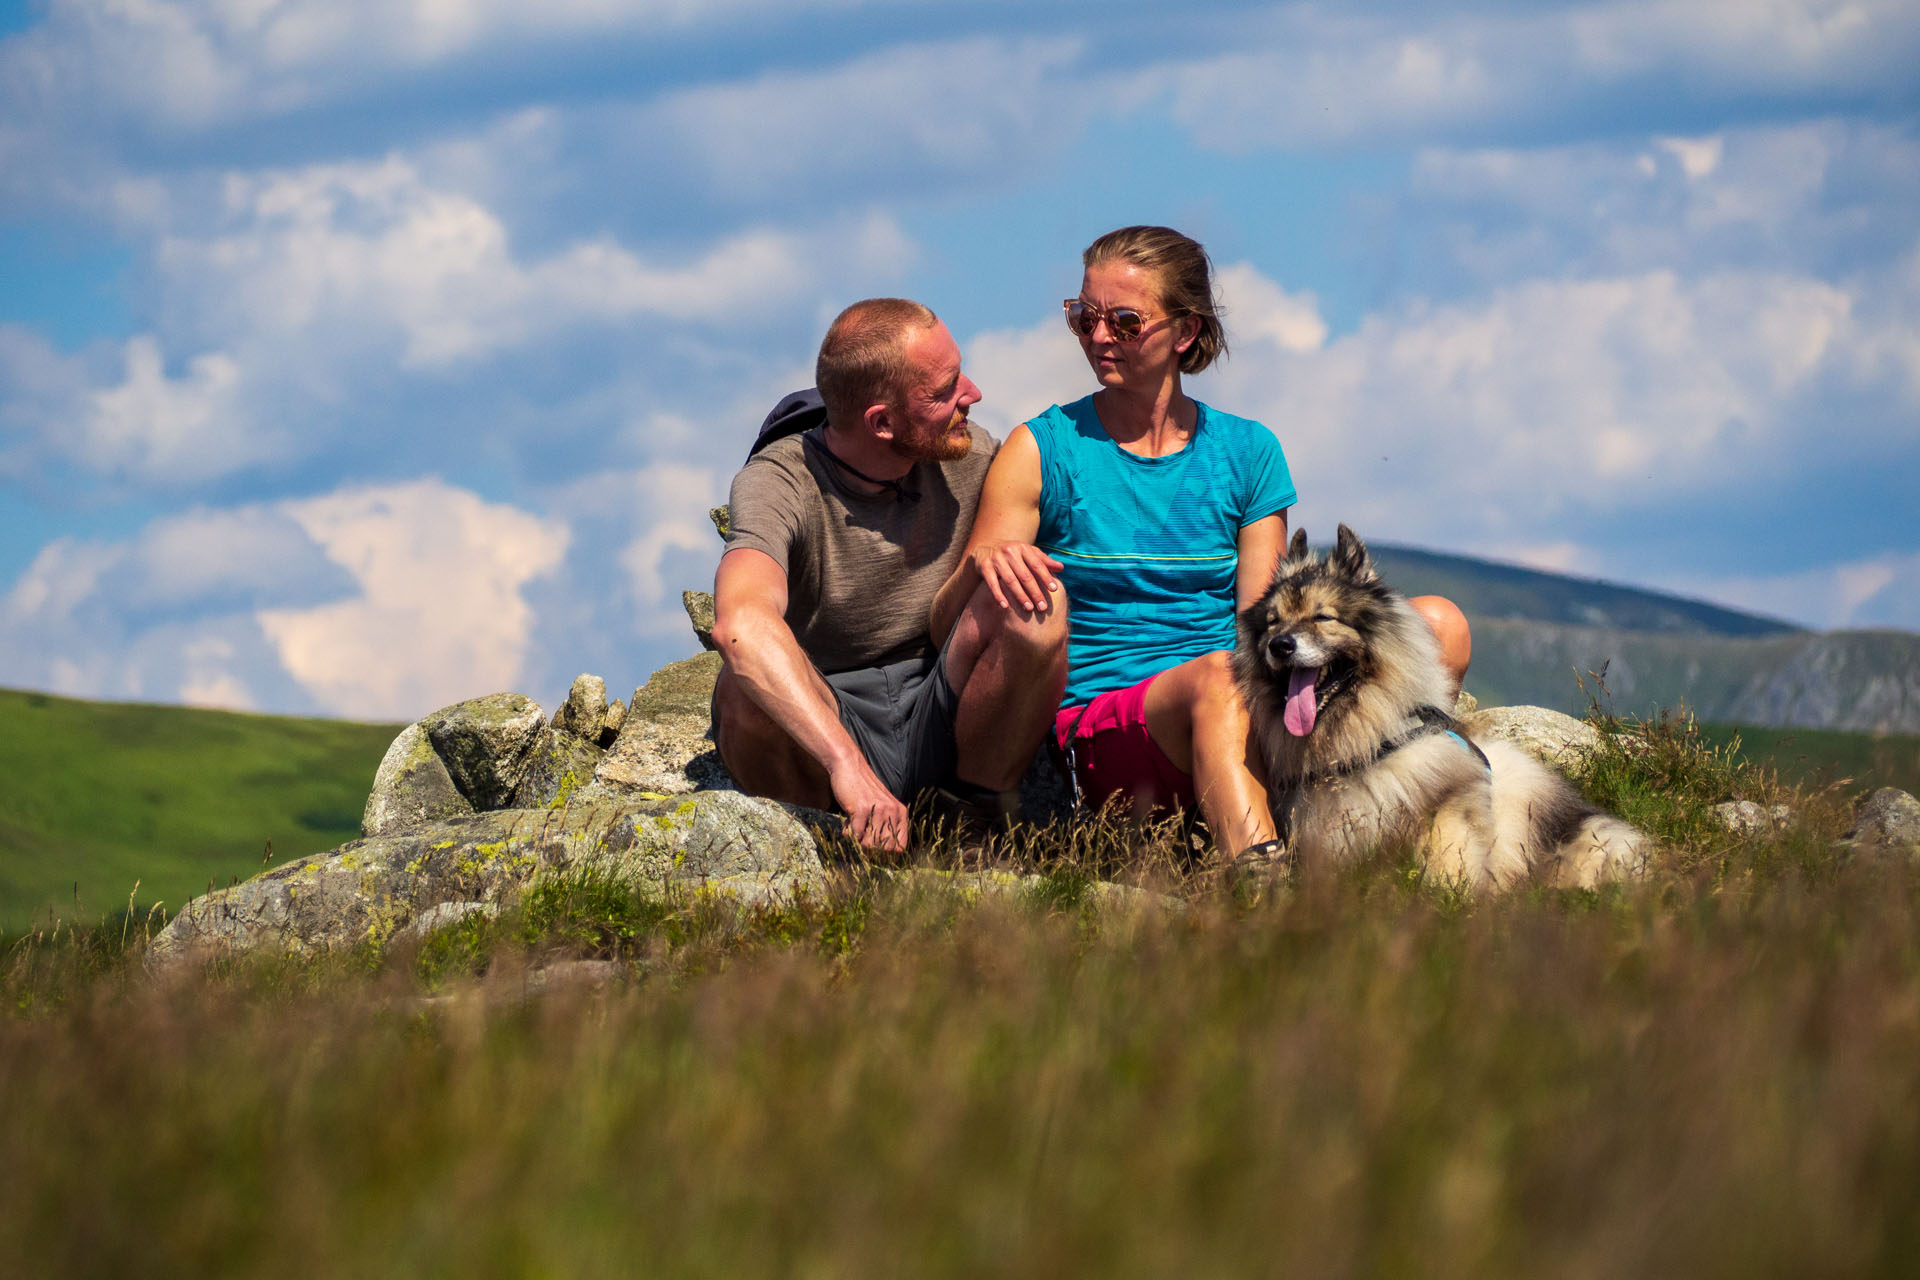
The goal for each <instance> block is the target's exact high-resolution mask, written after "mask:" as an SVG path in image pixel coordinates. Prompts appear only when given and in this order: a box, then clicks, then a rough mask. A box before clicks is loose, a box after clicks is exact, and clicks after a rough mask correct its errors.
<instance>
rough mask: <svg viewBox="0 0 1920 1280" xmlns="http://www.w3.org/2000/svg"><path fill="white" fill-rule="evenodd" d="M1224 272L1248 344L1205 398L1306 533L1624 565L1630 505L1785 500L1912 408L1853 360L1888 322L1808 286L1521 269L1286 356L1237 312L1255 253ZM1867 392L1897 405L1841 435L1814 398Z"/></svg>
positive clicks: (1637, 569)
mask: <svg viewBox="0 0 1920 1280" xmlns="http://www.w3.org/2000/svg"><path fill="white" fill-rule="evenodd" d="M1222 276H1223V283H1225V284H1227V285H1228V286H1229V289H1228V296H1227V300H1228V302H1229V304H1230V305H1231V306H1232V308H1233V311H1234V313H1235V314H1237V315H1239V316H1240V317H1241V318H1242V322H1241V324H1240V326H1239V327H1238V328H1237V329H1236V331H1235V332H1236V337H1237V338H1238V339H1239V340H1238V342H1237V345H1236V351H1235V356H1234V358H1233V359H1232V360H1231V361H1229V362H1228V363H1227V364H1226V365H1225V366H1224V367H1223V368H1222V369H1221V370H1220V372H1218V373H1210V374H1208V375H1205V377H1204V378H1203V379H1202V380H1200V381H1197V382H1196V385H1195V394H1197V395H1200V396H1201V397H1202V398H1204V399H1207V400H1209V401H1210V402H1212V403H1216V404H1219V405H1220V406H1221V407H1223V408H1229V409H1232V410H1234V411H1235V412H1240V413H1244V414H1247V415H1249V416H1253V417H1258V418H1260V419H1262V420H1263V421H1265V422H1267V423H1268V424H1269V425H1270V426H1272V427H1273V428H1274V430H1275V431H1276V432H1277V433H1278V434H1279V436H1280V438H1281V440H1282V442H1283V443H1284V444H1285V446H1286V448H1287V451H1288V457H1289V460H1290V462H1291V463H1292V466H1293V469H1294V473H1295V477H1296V479H1297V481H1298V482H1299V484H1300V488H1301V492H1302V494H1303V502H1302V504H1301V509H1300V511H1299V512H1298V513H1296V519H1297V520H1300V521H1304V522H1306V523H1307V524H1308V525H1309V527H1310V528H1313V529H1314V530H1315V531H1316V532H1321V533H1324V532H1325V529H1327V528H1330V527H1331V525H1332V523H1333V522H1334V521H1336V520H1345V521H1346V522H1348V523H1350V524H1353V525H1354V526H1355V527H1356V528H1359V529H1362V530H1363V531H1371V533H1372V535H1373V536H1377V537H1380V538H1384V539H1392V540H1399V541H1411V542H1416V543H1425V544H1429V545H1437V546H1442V547H1451V548H1457V549H1461V550H1468V551H1474V552H1478V553H1482V554H1488V555H1494V556H1497V557H1499V558H1504V559H1515V560H1520V561H1522V562H1526V563H1534V564H1539V565H1540V566H1541V567H1545V568H1556V569H1563V568H1583V569H1586V570H1588V571H1591V572H1606V573H1610V574H1613V575H1616V576H1618V575H1621V573H1622V570H1623V568H1625V567H1626V566H1623V565H1620V564H1618V563H1610V562H1609V558H1608V555H1607V551H1606V548H1607V547H1608V546H1609V544H1612V543H1615V542H1617V541H1618V531H1617V530H1616V529H1614V528H1612V527H1610V525H1611V523H1612V522H1613V521H1615V520H1618V519H1621V518H1623V517H1624V515H1625V513H1627V512H1634V513H1639V512H1644V511H1649V510H1658V509H1660V508H1661V507H1662V506H1665V505H1669V504H1671V503H1674V502H1685V503H1687V504H1688V506H1689V508H1690V509H1692V510H1694V511H1695V513H1696V514H1698V511H1699V510H1700V509H1701V508H1702V507H1703V506H1704V507H1705V509H1707V510H1711V509H1712V508H1713V505H1714V504H1715V503H1731V504H1733V505H1734V506H1737V507H1742V508H1745V507H1750V506H1752V505H1753V504H1755V503H1759V504H1763V505H1764V504H1765V503H1766V502H1767V501H1769V496H1770V495H1781V500H1782V501H1784V500H1786V496H1787V495H1791V494H1796V493H1798V492H1800V491H1801V489H1800V487H1801V485H1802V483H1803V482H1804V481H1805V480H1806V479H1807V477H1808V476H1810V475H1811V474H1813V473H1814V472H1817V471H1819V470H1820V469H1822V468H1826V469H1842V470H1844V469H1846V468H1850V467H1852V466H1854V465H1856V464H1855V462H1854V459H1857V458H1861V457H1869V456H1874V455H1876V454H1879V455H1882V456H1886V457H1889V458H1897V457H1901V456H1904V453H1905V451H1907V450H1910V448H1911V441H1910V439H1909V438H1908V437H1909V435H1910V433H1909V431H1908V429H1907V427H1906V425H1905V424H1906V423H1907V422H1909V421H1910V417H1909V416H1908V415H1909V414H1910V413H1911V411H1912V405H1913V403H1914V401H1913V400H1912V399H1908V398H1905V396H1906V393H1905V392H1904V391H1903V390H1902V388H1900V387H1899V386H1897V385H1891V386H1890V385H1888V384H1887V381H1886V379H1885V377H1884V375H1883V374H1881V373H1876V372H1875V371H1874V370H1873V369H1871V368H1863V367H1862V366H1861V364H1860V360H1859V355H1860V353H1861V352H1862V351H1863V350H1867V349H1870V348H1871V347H1872V346H1873V344H1874V343H1875V342H1876V341H1878V340H1880V339H1881V338H1882V337H1884V334H1882V333H1881V332H1880V331H1878V330H1875V329H1873V328H1871V327H1869V326H1868V325H1865V324H1863V323H1862V322H1861V321H1860V320H1859V318H1858V316H1857V314H1856V312H1857V311H1858V310H1859V307H1858V306H1857V302H1858V300H1857V298H1856V297H1855V296H1854V295H1853V294H1852V293H1850V292H1848V291H1847V290H1843V289H1840V288H1837V287H1835V286H1833V285H1830V284H1827V283H1825V282H1822V281H1819V280H1815V279H1808V278H1805V277H1797V276H1791V275H1780V274H1763V273H1723V274H1716V275H1711V276H1708V277H1705V278H1702V279H1699V280H1686V279H1682V278H1679V277H1677V276H1675V275H1673V274H1672V273H1668V272H1650V273H1645V274H1641V275H1636V276H1625V277H1615V278H1608V279H1593V280H1568V281H1531V282H1528V283H1526V284H1523V285H1518V286H1515V287H1512V288H1508V289H1503V290H1499V291H1497V292H1496V293H1494V294H1493V295H1492V296H1490V297H1488V298H1486V299H1483V300H1479V301H1476V302H1472V303H1463V304H1456V305H1450V306H1437V305H1432V304H1423V303H1412V304H1409V305H1407V306H1405V307H1402V308H1399V309H1397V310H1395V311H1391V312H1386V313H1381V314H1376V315H1373V316H1370V317H1368V318H1367V319H1366V320H1365V321H1364V322H1363V323H1362V324H1361V325H1360V327H1359V328H1358V329H1357V330H1356V331H1355V332H1353V333H1350V334H1347V335H1345V336H1343V337H1339V338H1336V339H1334V340H1332V341H1330V342H1328V343H1326V344H1325V346H1324V347H1319V348H1305V349H1293V350H1289V349H1287V348H1285V347H1284V346H1282V345H1281V344H1280V343H1278V342H1275V341H1273V339H1272V338H1271V337H1268V336H1263V335H1262V334H1261V332H1260V326H1259V325H1258V324H1248V323H1247V321H1248V320H1249V319H1251V318H1253V317H1254V316H1257V315H1258V314H1259V312H1260V311H1261V309H1262V308H1261V307H1260V306H1259V305H1258V304H1254V305H1252V306H1249V305H1248V304H1247V303H1246V302H1245V301H1243V299H1245V298H1247V297H1250V296H1257V293H1258V291H1259V288H1273V286H1271V285H1270V284H1267V283H1266V282H1264V281H1261V280H1260V279H1259V277H1258V274H1257V273H1254V272H1251V269H1248V268H1239V269H1234V270H1230V271H1228V272H1223V273H1222ZM1249 285H1255V286H1258V288H1256V289H1255V291H1254V292H1253V293H1251V294H1250V293H1249V292H1248V286H1249ZM1282 297H1285V295H1284V294H1283V295H1282ZM1296 306H1297V302H1296V301H1295V300H1294V299H1291V298H1287V299H1286V310H1287V311H1289V312H1290V311H1292V310H1293V309H1294V308H1295V307H1296ZM1862 386H1870V387H1872V388H1873V394H1875V395H1878V396H1879V397H1881V399H1882V400H1883V401H1885V399H1886V398H1887V397H1889V396H1891V397H1892V402H1891V403H1892V406H1893V407H1892V408H1891V409H1890V410H1889V411H1887V412H1884V413H1883V414H1882V415H1881V417H1880V418H1879V419H1878V420H1875V419H1872V418H1863V419H1861V420H1859V421H1857V422H1853V423H1850V424H1849V425H1850V430H1849V433H1848V437H1847V438H1846V440H1845V441H1844V444H1843V445H1842V446H1841V447H1840V448H1836V441H1835V440H1834V439H1833V437H1832V435H1831V433H1830V432H1829V431H1828V430H1827V429H1826V427H1825V425H1824V424H1823V422H1822V421H1821V419H1820V417H1819V416H1818V415H1817V414H1810V413H1808V412H1806V409H1807V405H1808V404H1809V403H1810V401H1812V400H1814V399H1815V398H1817V397H1819V396H1825V395H1833V394H1839V393H1840V390H1839V389H1841V388H1855V389H1858V388H1860V387H1862ZM1903 399H1904V404H1902V400H1903ZM1889 451H1891V452H1889ZM1896 465H1898V464H1896ZM1635 518H1636V519H1637V518H1638V517H1637V515H1636V517H1635ZM1661 568H1662V567H1661V566H1648V565H1644V564H1641V565H1637V566H1634V571H1633V572H1632V573H1631V574H1630V575H1628V576H1631V577H1633V578H1634V579H1635V580H1640V581H1647V580H1649V579H1650V578H1652V577H1653V576H1655V575H1657V574H1658V573H1659V572H1660V571H1661Z"/></svg>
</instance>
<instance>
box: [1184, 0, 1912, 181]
mask: <svg viewBox="0 0 1920 1280" xmlns="http://www.w3.org/2000/svg"><path fill="white" fill-rule="evenodd" d="M1916 50H1920V13H1916V11H1915V10H1914V9H1913V7H1912V6H1911V5H1908V4H1904V3H1901V0H1759V2H1755V0H1707V2H1705V3H1702V2H1701V0H1616V2H1614V3H1599V4H1571V5H1558V6H1553V7H1550V8H1534V7H1530V6H1511V7H1506V6H1502V7H1494V8H1485V7H1483V8H1479V9H1476V10H1475V11H1473V12H1471V13H1460V12H1457V11H1453V10H1419V11H1415V12H1413V13H1409V12H1407V11H1400V12H1394V13H1391V14H1386V13H1372V14H1369V13H1367V12H1365V11H1364V10H1362V11H1360V12H1358V13H1353V12H1350V11H1348V10H1344V9H1331V8H1321V7H1317V6H1288V7H1286V8H1284V9H1281V10H1279V11H1276V12H1274V13H1272V14H1270V15H1266V16H1265V17H1263V18H1262V19H1260V20H1258V21H1257V22H1251V23H1249V24H1248V27H1247V29H1246V30H1245V31H1244V32H1243V33H1242V39H1241V40H1240V42H1239V43H1238V46H1237V47H1236V48H1235V49H1234V50H1233V51H1232V52H1229V53H1222V54H1215V55H1210V56H1203V57H1199V58H1194V59H1191V60H1187V61H1184V62H1177V63H1170V64H1168V65H1167V66H1166V67H1164V68H1163V72H1162V74H1164V76H1165V83H1166V84H1167V85H1168V86H1169V90H1170V92H1171V94H1172V101H1173V110H1174V114H1175V116H1176V118H1177V119H1179V120H1180V121H1181V122H1182V123H1184V124H1186V125H1187V126H1188V127H1189V128H1190V129H1191V130H1192V131H1193V134H1194V136H1195V139H1196V140H1197V141H1199V142H1200V143H1201V144H1202V145H1214V146H1224V147H1228V148H1232V149H1242V148H1251V147H1256V146H1268V145H1282V146H1285V145H1308V146H1317V145H1326V144H1333V143H1350V142H1381V141H1404V140H1410V139H1414V138H1427V139H1432V138H1434V137H1436V136H1445V135H1453V136H1456V137H1482V138H1484V137H1489V136H1492V137H1508V136H1513V135H1514V134H1515V133H1517V132H1528V133H1531V132H1534V131H1536V130H1537V129H1538V127H1539V124H1540V121H1541V120H1542V118H1543V117H1544V118H1551V119H1556V120H1559V121H1562V122H1565V123H1567V124H1569V125H1575V127H1577V124H1576V122H1577V121H1578V120H1579V119H1580V118H1581V117H1582V116H1583V115H1590V114H1591V113H1592V112H1594V111H1595V109H1596V108H1600V107H1603V106H1606V105H1621V104H1623V103H1626V102H1631V101H1635V100H1642V101H1644V99H1645V98H1646V97H1647V95H1650V94H1651V95H1658V96H1663V97H1677V96H1679V95H1678V93H1677V92H1676V88H1675V86H1676V85H1678V84H1681V83H1684V84H1685V85H1686V86H1687V94H1688V96H1690V97H1693V98H1696V99H1697V98H1702V97H1704V98H1708V99H1714V98H1726V99H1729V100H1732V99H1737V98H1739V97H1741V96H1743V95H1751V94H1755V93H1766V94H1770V95H1774V96H1780V95H1783V94H1785V95H1790V94H1793V93H1796V92H1800V93H1807V94H1809V95H1811V96H1812V97H1813V98H1814V99H1815V100H1816V101H1817V100H1818V99H1819V98H1820V97H1821V96H1823V95H1826V94H1831V93H1833V92H1836V91H1840V92H1851V93H1856V94H1868V93H1903V92H1905V91H1906V88H1907V81H1908V79H1909V78H1910V77H1909V75H1908V70H1907V68H1909V67H1910V66H1911V64H1912V60H1913V55H1914V53H1915V51H1916ZM1692 154H1695V155H1696V156H1698V155H1699V154H1700V153H1697V152H1696V153H1692Z"/></svg>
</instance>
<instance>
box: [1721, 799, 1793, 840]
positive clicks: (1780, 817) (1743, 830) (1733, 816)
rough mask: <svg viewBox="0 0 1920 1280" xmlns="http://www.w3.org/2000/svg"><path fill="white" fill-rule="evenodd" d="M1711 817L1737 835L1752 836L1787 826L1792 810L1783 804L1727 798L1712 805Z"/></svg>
mask: <svg viewBox="0 0 1920 1280" xmlns="http://www.w3.org/2000/svg"><path fill="white" fill-rule="evenodd" d="M1713 817H1714V821H1716V822H1718V823H1719V824H1720V825H1721V826H1722V827H1724V828H1726V829H1727V830H1728V831H1731V832H1733V833H1734V834H1735V835H1737V836H1752V835H1760V834H1762V833H1763V832H1768V831H1778V830H1780V829H1781V828H1783V827H1785V826H1787V824H1789V823H1790V822H1792V821H1793V810H1791V809H1789V808H1787V806H1786V805H1783V804H1776V805H1772V806H1761V805H1758V804H1755V803H1754V802H1753V801H1751V800H1729V801H1727V802H1726V803H1724V804H1717V805H1715V806H1713Z"/></svg>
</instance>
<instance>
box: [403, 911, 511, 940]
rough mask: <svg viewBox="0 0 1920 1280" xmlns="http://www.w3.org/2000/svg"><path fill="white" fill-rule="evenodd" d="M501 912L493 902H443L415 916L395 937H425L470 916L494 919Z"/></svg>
mask: <svg viewBox="0 0 1920 1280" xmlns="http://www.w3.org/2000/svg"><path fill="white" fill-rule="evenodd" d="M499 914H500V908H499V906H498V905H497V904H495V903H492V902H443V903H441V904H440V905H439V906H437V907H428V908H427V909H426V910H425V911H422V912H421V913H420V914H419V915H417V916H415V917H414V918H413V923H412V924H410V925H408V926H407V927H406V928H404V929H401V930H400V931H399V932H397V933H396V934H394V938H395V939H396V940H398V939H400V938H418V939H424V938H425V937H426V936H427V935H428V934H430V933H434V932H437V931H438V930H441V929H445V928H448V927H449V926H452V925H456V924H459V923H460V922H461V921H462V920H465V919H466V918H467V917H468V916H483V917H485V918H486V919H488V920H492V919H494V918H495V917H497V916H498V915H499Z"/></svg>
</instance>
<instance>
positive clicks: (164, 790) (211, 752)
mask: <svg viewBox="0 0 1920 1280" xmlns="http://www.w3.org/2000/svg"><path fill="white" fill-rule="evenodd" d="M395 732H397V730H396V729H395V727H393V726H390V725H369V724H351V723H346V722H343V721H335V720H303V719H296V718H293V717H290V716H254V715H238V714H234V713H232V712H224V711H198V710H193V709H190V708H185V707H162V706H149V705H144V704H132V703H107V702H81V701H76V700H74V699H70V698H56V697H52V696H49V695H47V694H39V693H20V692H15V691H11V690H0V929H6V930H18V929H21V928H23V927H25V926H26V925H28V924H29V923H32V922H33V921H35V920H39V921H44V920H46V919H47V917H48V913H49V912H50V911H51V912H53V913H54V914H55V915H57V916H58V917H60V918H62V919H69V920H71V919H81V920H90V919H98V918H99V917H100V916H101V915H103V914H104V913H106V912H108V911H110V910H113V909H115V908H119V907H124V906H125V905H126V903H127V897H128V895H129V894H130V893H132V892H133V891H134V885H135V884H136V883H138V884H139V901H140V902H141V903H142V904H143V905H144V904H150V903H154V902H160V903H163V904H164V905H165V906H166V907H167V908H169V909H172V908H175V907H178V906H179V905H180V903H181V902H182V901H184V900H185V899H186V898H187V897H189V896H191V895H193V894H197V893H202V892H205V890H206V888H207V884H208V882H209V881H210V880H211V881H215V882H217V883H220V884H225V883H226V882H227V881H228V880H229V879H230V878H232V877H235V876H239V877H242V878H244V877H246V876H250V875H252V874H253V873H254V872H256V871H258V870H259V869H260V865H261V862H262V860H263V858H264V857H265V856H266V854H267V852H268V848H269V846H271V850H272V854H273V856H274V857H275V858H278V859H285V858H291V857H297V856H299V855H301V854H305V853H312V852H315V851H317V850H320V849H328V848H332V847H333V846H334V845H337V844H340V843H342V842H344V841H347V840H351V839H354V838H356V837H357V836H358V835H359V834H360V810H361V807H362V805H364V804H365V802H366V797H367V789H368V787H369V786H370V785H371V784H372V782H373V774H374V770H375V769H376V768H378V767H379V764H380V757H381V755H382V754H383V753H384V752H385V751H386V749H387V744H388V743H389V742H391V741H392V740H393V735H394V734H395Z"/></svg>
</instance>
